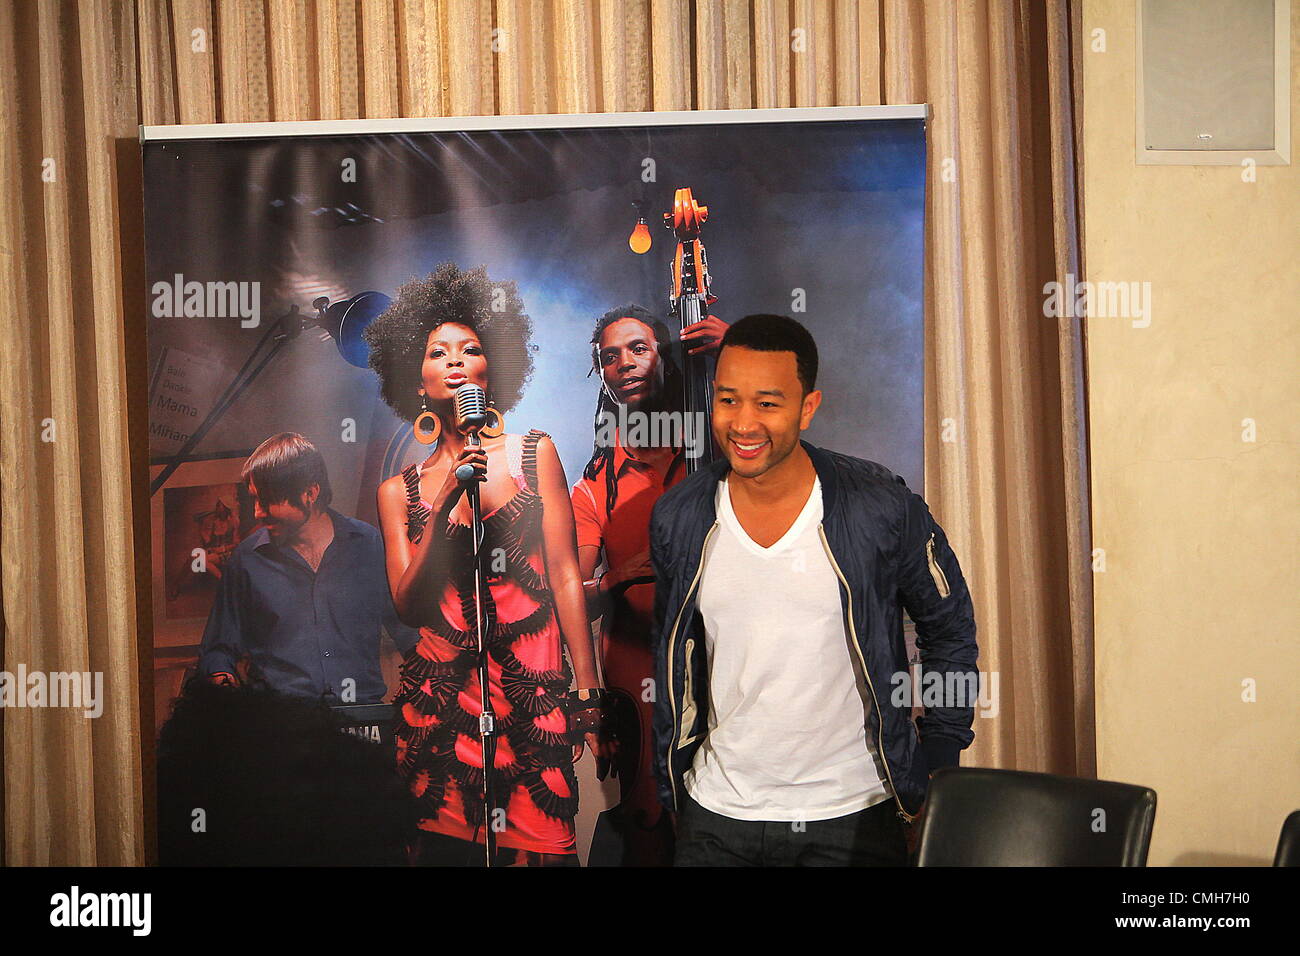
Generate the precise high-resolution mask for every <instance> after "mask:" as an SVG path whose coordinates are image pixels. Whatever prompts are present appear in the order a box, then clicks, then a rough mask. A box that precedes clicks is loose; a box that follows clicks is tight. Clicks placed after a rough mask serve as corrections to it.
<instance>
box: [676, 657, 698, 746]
mask: <svg viewBox="0 0 1300 956" xmlns="http://www.w3.org/2000/svg"><path fill="white" fill-rule="evenodd" d="M694 650H695V638H693V637H688V638H687V639H686V652H685V657H686V660H685V662H684V663H685V665H686V691H685V693H684V694H683V695H682V732H681V736H680V737H678V740H677V746H678V747H679V748H681V747H685V746H686V745H687V744H689V743H691V742H692V741H694V740H695V735H694V734H692V733H691V731H692V730H693V729H694V727H695V718H696V716H697V715H698V713H699V711H698V709H697V708H696V706H695V679H694V677H695V675H694V673H693V671H694V668H695V662H694V661H693V660H691V654H692V652H693V651H694Z"/></svg>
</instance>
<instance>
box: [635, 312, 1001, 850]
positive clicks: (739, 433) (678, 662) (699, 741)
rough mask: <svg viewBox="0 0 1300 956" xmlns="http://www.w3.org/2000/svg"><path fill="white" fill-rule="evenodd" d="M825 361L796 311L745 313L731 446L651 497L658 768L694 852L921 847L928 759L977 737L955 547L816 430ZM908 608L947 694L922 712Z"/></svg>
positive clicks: (733, 339)
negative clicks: (916, 834)
mask: <svg viewBox="0 0 1300 956" xmlns="http://www.w3.org/2000/svg"><path fill="white" fill-rule="evenodd" d="M816 374H817V348H816V345H815V343H814V342H813V340H812V337H811V335H810V334H809V333H808V331H807V330H806V329H805V328H804V327H803V326H802V325H800V324H799V323H797V322H795V321H794V320H793V319H789V318H786V317H783V316H772V315H756V316H748V317H746V318H745V319H742V320H741V321H739V322H737V323H736V324H735V325H733V326H732V327H731V329H730V330H729V331H728V332H727V335H726V337H725V338H724V339H723V342H722V351H721V354H720V356H719V359H718V365H717V373H716V376H715V381H714V391H715V396H716V397H715V402H714V408H713V434H714V438H715V439H716V441H717V443H718V446H719V447H720V448H721V449H722V451H723V454H724V456H725V460H722V461H719V462H716V463H715V464H714V465H713V466H712V467H711V468H709V469H706V470H701V471H699V472H697V473H696V474H695V475H693V476H691V477H690V478H688V479H686V480H685V481H683V482H681V483H680V484H679V485H677V486H676V487H675V488H673V489H672V490H671V491H669V492H668V493H666V494H665V495H664V496H663V498H661V499H660V501H659V503H658V505H657V506H656V507H655V510H654V515H653V518H652V522H651V558H652V561H653V564H654V568H655V574H656V578H657V580H658V581H659V587H658V590H657V593H656V642H655V648H654V650H655V670H656V675H655V687H656V698H655V721H654V735H655V749H656V753H655V758H656V759H655V769H656V773H657V775H658V779H659V790H660V799H661V800H662V801H663V802H664V804H665V806H667V807H668V809H670V810H672V811H674V812H676V813H677V814H678V852H677V857H676V861H675V862H676V863H677V864H678V865H783V864H795V865H826V864H832V865H835V864H839V865H873V864H878V865H890V864H894V865H897V864H902V863H905V862H906V860H907V849H906V836H905V829H904V828H905V827H909V826H911V824H912V821H913V820H914V819H915V817H916V816H917V815H918V814H919V813H920V812H921V809H922V806H923V804H924V802H925V797H926V790H927V786H928V780H929V774H930V773H932V772H933V771H935V770H937V769H939V768H941V767H945V766H952V765H955V764H956V763H957V761H958V754H959V752H960V751H961V750H962V749H963V748H965V747H967V746H969V745H970V743H971V741H972V740H973V739H974V734H973V732H972V730H971V724H972V722H973V715H974V693H975V689H976V688H977V686H978V677H977V674H976V671H975V666H976V657H977V654H978V651H977V647H976V643H975V620H974V612H973V608H972V604H971V599H970V594H969V592H968V590H967V588H966V583H965V580H964V579H963V577H962V573H961V568H960V567H959V565H958V563H957V558H956V556H955V555H954V554H953V552H952V550H951V549H950V548H949V547H948V542H947V538H946V536H945V535H944V533H943V529H942V528H940V527H939V525H938V524H937V523H936V522H935V521H934V519H933V517H932V516H931V514H930V511H929V509H928V508H927V507H926V504H925V502H924V501H923V500H922V499H921V498H920V496H918V495H916V494H914V493H913V492H912V491H910V490H909V489H908V488H907V486H906V485H905V484H904V483H903V481H902V479H901V478H898V477H897V476H895V475H894V474H892V473H891V472H890V471H889V470H888V469H886V468H884V467H882V466H881V465H878V464H875V463H874V462H868V461H863V460H860V459H856V458H850V457H848V456H845V455H840V454H837V453H834V452H830V451H826V450H823V449H820V448H816V447H814V446H812V445H809V444H806V443H804V442H802V441H801V440H800V433H801V432H802V431H804V430H805V429H807V428H808V427H809V425H810V424H811V422H812V419H813V416H814V415H815V414H816V411H817V408H818V406H819V405H820V403H821V400H822V394H821V392H819V391H817V390H816V388H815V385H816ZM904 609H906V611H907V613H908V614H909V616H910V617H911V618H912V620H913V621H914V622H915V625H916V631H917V647H918V649H919V651H920V656H921V666H922V671H923V673H925V674H930V675H932V676H942V678H943V684H942V686H943V687H944V688H945V693H944V695H942V696H943V699H942V700H941V701H938V702H937V703H936V702H935V701H933V700H926V703H927V707H926V709H925V712H924V714H923V716H921V717H920V719H919V720H917V721H915V722H914V721H913V719H912V710H911V704H912V699H911V695H910V694H909V693H899V692H898V691H899V689H900V688H901V689H903V690H906V689H908V688H910V686H911V678H910V674H909V670H908V662H907V656H906V650H905V647H904V641H903V628H902V611H903V610H904ZM954 691H955V693H954ZM931 705H933V706H931Z"/></svg>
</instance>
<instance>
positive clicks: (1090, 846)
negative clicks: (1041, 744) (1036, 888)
mask: <svg viewBox="0 0 1300 956" xmlns="http://www.w3.org/2000/svg"><path fill="white" fill-rule="evenodd" d="M1155 813H1156V794H1155V791H1154V790H1150V789H1148V788H1146V787H1136V786H1133V785H1132V784H1127V783H1112V782H1110V781H1108V780H1088V779H1083V778H1078V777H1058V776H1053V775H1052V774H1046V773H1026V772H1024V771H1019V770H986V769H982V768H975V767H971V768H965V767H951V768H946V769H944V770H940V771H939V772H938V773H936V774H935V775H934V778H933V779H932V780H931V781H930V795H929V797H928V798H927V800H926V809H925V817H924V819H923V821H922V823H921V833H920V837H919V840H918V846H917V856H916V865H917V866H1145V865H1146V861H1147V849H1148V848H1149V847H1150V845H1151V827H1152V824H1153V822H1154V820H1155Z"/></svg>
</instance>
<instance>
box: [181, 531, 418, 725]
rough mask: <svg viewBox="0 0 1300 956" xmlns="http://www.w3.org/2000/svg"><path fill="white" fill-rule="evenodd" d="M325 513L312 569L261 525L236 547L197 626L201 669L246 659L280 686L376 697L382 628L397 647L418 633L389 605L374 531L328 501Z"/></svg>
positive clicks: (297, 691)
mask: <svg viewBox="0 0 1300 956" xmlns="http://www.w3.org/2000/svg"><path fill="white" fill-rule="evenodd" d="M326 513H327V514H328V515H329V516H330V518H331V519H332V520H333V522H334V540H333V541H331V542H330V544H329V547H328V548H326V549H325V554H324V555H323V556H322V557H321V562H320V566H319V567H318V568H317V569H316V570H315V571H312V569H311V566H310V565H309V564H308V563H307V562H306V560H304V558H303V557H302V555H300V554H299V553H298V552H297V551H295V550H294V549H293V548H290V547H286V548H280V547H277V546H276V545H275V544H273V543H272V542H271V538H270V535H269V533H268V532H267V530H266V529H265V528H259V529H258V530H257V531H256V532H254V533H253V534H251V535H249V536H248V537H247V538H245V539H244V540H243V541H241V542H240V543H239V546H238V547H236V548H235V550H234V552H233V553H232V554H231V556H230V558H229V559H228V560H227V561H226V565H225V567H224V568H223V569H222V575H221V585H220V587H219V589H218V592H217V599H216V602H215V603H214V604H213V605H212V611H211V613H210V614H209V615H208V624H207V627H206V628H205V629H204V632H203V647H202V651H201V654H200V657H199V672H200V673H201V674H216V673H221V672H222V671H225V672H227V673H230V674H233V673H235V662H236V661H238V660H239V659H241V658H242V657H244V656H247V657H248V658H249V660H250V664H251V670H252V672H253V673H255V674H256V675H257V676H259V677H261V678H262V679H263V680H265V681H266V682H267V683H268V684H269V685H270V686H271V687H273V688H274V689H276V690H278V691H280V692H281V693H285V694H293V695H295V696H299V697H311V698H314V699H320V698H321V697H325V698H326V699H327V700H328V698H329V695H333V697H334V700H332V701H329V702H330V703H342V704H347V703H357V704H369V703H378V702H380V701H382V700H383V699H384V696H385V694H386V693H387V687H386V685H385V684H384V677H383V674H382V672H381V670H380V667H379V639H380V629H381V627H382V628H386V629H387V630H388V634H389V637H391V638H392V640H393V643H394V644H395V645H396V646H397V649H398V650H399V651H401V652H402V653H403V654H405V653H406V652H407V651H408V650H410V648H411V647H413V646H414V645H415V642H416V641H417V640H418V639H419V635H418V634H417V633H416V632H415V631H413V630H412V629H411V628H409V627H407V626H406V625H404V624H402V623H401V621H399V620H398V618H397V612H396V611H395V610H394V608H393V599H392V594H391V592H390V591H389V589H388V577H387V574H386V573H385V569H384V543H383V538H382V537H381V536H380V534H379V531H378V530H376V529H375V528H374V527H372V526H371V525H368V524H366V523H365V522H364V521H357V520H356V519H354V518H349V517H347V516H345V515H341V514H339V513H338V512H337V511H335V510H334V509H333V508H329V509H327V510H326ZM347 680H351V681H352V682H353V683H352V684H350V685H345V684H344V681H347ZM345 690H351V691H355V695H353V694H351V693H349V694H348V695H347V696H346V697H345V696H344V693H345ZM349 698H350V699H349Z"/></svg>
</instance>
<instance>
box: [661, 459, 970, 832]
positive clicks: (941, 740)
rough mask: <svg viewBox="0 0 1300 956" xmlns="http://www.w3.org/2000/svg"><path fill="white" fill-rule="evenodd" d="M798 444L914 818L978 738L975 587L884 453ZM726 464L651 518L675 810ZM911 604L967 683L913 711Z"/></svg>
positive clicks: (701, 731) (901, 797)
mask: <svg viewBox="0 0 1300 956" xmlns="http://www.w3.org/2000/svg"><path fill="white" fill-rule="evenodd" d="M802 444H803V447H804V450H805V451H807V452H808V455H809V457H811V458H812V462H813V466H814V467H815V468H816V469H817V476H818V478H819V479H820V480H821V486H822V506H823V513H824V515H823V519H822V523H821V526H820V528H819V533H820V536H821V539H822V544H823V546H824V547H825V549H826V553H827V557H828V558H829V559H830V562H831V565H832V567H833V568H834V569H835V571H836V574H837V576H838V577H839V579H840V606H841V610H842V612H843V614H844V622H845V628H846V630H847V631H848V633H849V635H850V637H851V638H852V640H853V644H854V645H855V646H856V647H857V649H858V651H859V653H860V655H861V662H862V664H863V672H864V673H865V674H866V675H867V683H868V687H867V688H866V689H865V693H864V697H865V699H866V701H867V704H868V705H869V706H868V709H869V713H868V724H867V733H868V735H869V739H874V742H875V745H876V748H877V752H878V753H879V754H880V756H881V758H882V760H883V761H884V764H885V770H886V773H887V774H888V779H889V784H890V787H891V789H892V790H893V791H894V799H895V800H896V801H897V803H898V812H899V815H900V817H902V819H903V820H904V821H905V822H908V823H910V822H911V820H912V818H913V817H914V816H915V815H916V814H917V813H918V812H920V809H921V806H922V804H923V803H924V802H925V797H926V791H927V788H928V785H929V775H930V773H931V772H933V771H935V770H938V769H940V768H941V767H948V766H954V765H956V763H957V762H958V755H959V754H960V752H961V751H962V750H963V749H964V748H966V747H968V746H970V743H971V741H972V740H974V738H975V734H974V733H973V731H972V730H971V725H972V723H973V719H974V706H973V705H974V701H973V699H972V698H973V693H974V681H975V680H977V677H976V672H975V666H976V665H975V662H976V658H977V656H978V653H979V652H978V648H977V647H976V644H975V614H974V608H973V606H972V604H971V598H970V592H969V591H968V590H967V588H966V582H965V579H964V578H963V577H962V573H961V567H960V566H959V565H958V563H957V558H956V556H955V555H954V554H953V552H952V549H951V548H949V547H948V540H947V538H946V537H945V535H944V533H943V529H942V528H940V527H939V525H938V523H936V522H935V520H934V518H933V517H932V516H931V514H930V509H929V508H928V507H927V506H926V504H925V501H924V500H923V499H922V498H921V497H920V495H917V494H916V493H914V492H913V491H911V490H910V489H909V488H908V487H907V485H906V484H905V483H904V481H903V479H902V478H900V477H898V476H897V475H895V474H893V473H892V472H891V471H889V469H887V468H885V467H883V466H882V465H878V464H876V463H875V462H871V461H864V460H862V459H859V458H850V457H849V456H847V455H841V454H837V453H836V452H832V451H827V450H825V449H821V448H817V447H815V446H813V445H810V444H808V443H807V442H803V443H802ZM727 470H728V465H727V462H726V460H725V459H724V460H720V461H717V462H714V463H713V465H711V466H710V467H709V468H704V469H701V470H699V471H698V472H696V473H695V474H694V475H692V476H691V477H689V478H687V479H686V480H684V481H682V482H681V483H679V484H678V485H676V486H675V487H673V488H672V489H671V490H669V491H668V492H667V493H665V494H664V496H663V497H662V498H660V499H659V501H658V503H657V504H656V505H655V509H654V514H653V516H652V518H651V522H650V556H651V560H652V562H653V564H654V570H655V578H656V582H657V584H656V588H655V630H654V647H653V650H654V661H655V687H656V694H655V701H654V747H655V761H654V765H655V773H656V776H657V778H658V785H659V798H660V800H661V802H662V803H663V804H664V806H665V807H667V808H668V809H669V810H673V811H676V810H677V809H679V807H680V802H679V801H680V800H681V795H682V793H683V790H682V775H683V774H684V773H685V772H686V770H687V769H688V768H689V767H690V766H691V762H692V761H693V760H694V758H695V751H696V750H697V749H698V748H699V745H700V742H701V741H702V740H703V739H704V737H705V735H706V734H707V732H708V719H709V699H708V691H709V681H708V674H709V669H708V662H707V660H706V659H705V658H706V654H705V652H704V648H705V644H704V627H703V623H702V621H701V619H700V615H699V612H698V610H697V608H696V597H697V595H698V590H699V580H700V575H701V571H702V568H703V566H704V562H703V557H704V554H705V551H706V549H707V548H708V542H709V539H710V538H711V537H712V535H713V533H714V531H715V530H716V528H717V515H716V514H715V509H714V501H715V498H716V493H717V485H718V482H719V481H720V480H721V479H722V478H723V476H724V475H725V474H726V473H727ZM904 608H905V609H906V610H907V613H908V614H909V615H910V616H911V618H912V620H913V621H914V622H915V624H916V633H917V642H916V643H917V648H918V649H919V651H920V655H921V668H922V673H923V674H932V673H934V672H940V673H942V674H943V675H944V686H945V687H951V686H953V683H954V682H953V678H955V677H956V676H957V675H961V679H959V680H956V681H955V683H956V685H957V686H959V687H969V688H971V690H970V691H968V692H967V693H965V694H962V695H960V697H961V699H953V698H950V697H949V695H945V697H946V698H947V699H945V700H944V701H943V705H944V706H933V707H931V706H927V707H926V709H925V713H924V715H923V716H921V717H920V718H919V719H918V720H916V721H913V720H912V709H911V705H912V699H911V695H910V694H897V693H895V688H896V687H901V686H903V678H902V677H900V676H899V675H903V674H907V672H908V664H907V653H906V649H905V646H904V640H903V619H902V611H903V609H904ZM950 675H951V677H950ZM967 681H969V683H967ZM936 683H937V681H936ZM906 685H907V686H908V687H910V686H911V682H910V677H909V678H907V680H906ZM954 703H957V704H969V705H970V706H950V705H952V704H954ZM872 735H874V737H872Z"/></svg>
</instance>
